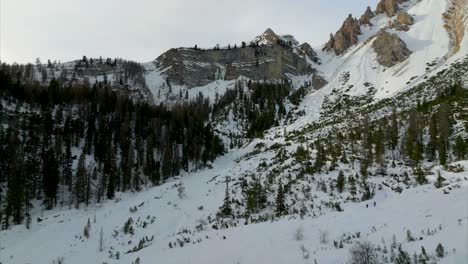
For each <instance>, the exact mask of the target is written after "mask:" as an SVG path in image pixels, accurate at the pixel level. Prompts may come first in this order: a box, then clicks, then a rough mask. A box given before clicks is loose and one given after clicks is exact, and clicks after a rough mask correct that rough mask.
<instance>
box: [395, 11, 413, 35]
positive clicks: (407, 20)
mask: <svg viewBox="0 0 468 264" xmlns="http://www.w3.org/2000/svg"><path fill="white" fill-rule="evenodd" d="M413 24H414V18H413V17H412V16H411V15H410V14H408V12H406V11H399V12H398V15H397V17H396V19H395V20H394V21H390V28H393V29H396V30H404V31H408V30H409V26H411V25H413Z"/></svg>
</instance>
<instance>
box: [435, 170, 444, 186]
mask: <svg viewBox="0 0 468 264" xmlns="http://www.w3.org/2000/svg"><path fill="white" fill-rule="evenodd" d="M444 181H445V179H444V177H442V175H441V174H440V171H437V179H436V182H435V183H434V186H435V187H436V188H437V189H439V188H442V187H443V186H444Z"/></svg>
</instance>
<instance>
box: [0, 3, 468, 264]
mask: <svg viewBox="0 0 468 264" xmlns="http://www.w3.org/2000/svg"><path fill="white" fill-rule="evenodd" d="M449 6H450V4H449V0H422V1H416V0H411V1H409V2H408V3H407V4H405V6H404V8H405V9H406V10H408V12H409V13H410V14H411V15H414V17H415V24H414V25H413V26H411V28H410V30H409V31H408V32H396V31H392V32H394V33H397V34H398V35H399V36H400V37H401V38H402V39H403V40H404V41H405V42H406V43H407V45H408V47H409V49H410V50H411V51H412V52H413V54H412V55H411V56H410V58H409V59H408V60H407V61H405V62H403V63H401V64H398V65H396V66H394V67H392V68H384V67H383V66H381V65H379V64H378V63H377V62H376V54H375V53H374V51H373V49H372V41H373V38H372V37H373V36H374V34H376V33H377V32H378V31H379V30H380V29H381V28H383V27H385V26H386V25H388V22H389V20H390V19H389V18H388V17H386V16H384V15H379V16H377V17H375V18H373V20H372V24H373V25H374V26H372V27H367V26H366V27H364V28H363V30H362V31H363V34H362V35H361V36H360V37H359V43H358V44H357V45H356V46H354V47H352V48H351V49H350V50H349V51H348V52H346V53H345V54H343V55H342V56H335V55H334V54H331V53H325V52H323V51H320V49H315V50H316V51H317V53H318V56H319V57H320V60H321V61H322V64H321V65H314V67H318V70H319V71H320V74H321V75H322V76H325V78H326V79H327V81H328V82H329V84H328V85H327V86H325V87H324V88H322V89H320V90H317V91H313V92H311V93H309V94H308V95H307V96H306V97H305V98H304V101H303V102H302V104H301V106H300V110H304V111H305V115H304V116H301V117H299V119H298V120H297V121H295V122H293V123H292V124H289V125H288V126H286V129H285V130H284V131H286V130H287V131H288V132H291V131H295V130H298V129H301V128H303V127H305V126H307V125H309V124H310V123H312V122H315V121H317V120H319V119H320V118H321V117H323V116H322V108H323V105H324V104H325V102H327V101H330V100H331V101H332V102H333V100H335V99H336V98H339V97H342V96H343V95H345V94H347V95H349V96H351V97H358V96H366V95H369V94H371V97H372V98H373V102H374V103H375V102H378V101H379V100H382V99H385V98H392V97H394V96H396V95H398V94H400V93H401V92H404V91H407V90H408V89H411V88H412V87H414V86H416V85H417V84H419V83H421V82H422V81H423V80H425V79H424V77H425V76H432V75H434V74H436V73H437V72H439V71H441V70H443V69H445V68H447V67H448V65H450V64H451V63H452V62H454V61H455V60H458V59H460V58H463V57H465V56H466V55H467V54H468V38H466V37H465V38H464V39H463V40H462V42H461V49H460V51H459V52H458V53H457V54H454V55H453V56H452V57H447V56H446V55H447V54H449V53H450V49H451V47H450V37H449V34H448V33H447V30H446V29H445V28H444V20H443V18H442V14H443V13H444V12H445V11H446V10H447V8H448V7H449ZM390 31H391V30H390ZM467 35H468V34H467ZM428 65H432V66H428ZM144 67H145V70H146V72H145V81H146V84H147V87H148V89H149V90H150V91H151V93H152V95H153V97H154V102H155V103H161V102H168V101H171V100H179V99H180V94H182V96H183V97H185V92H186V91H189V94H188V95H189V98H190V99H191V98H194V97H196V96H197V95H198V94H199V93H200V92H201V93H203V95H204V96H207V97H209V98H210V100H211V101H212V102H213V101H214V100H215V98H216V94H219V95H221V94H223V93H224V92H225V91H226V89H229V88H232V87H233V86H234V83H235V81H224V80H217V81H215V82H213V83H211V84H208V85H206V86H203V87H195V88H190V89H188V88H186V87H181V86H176V85H173V86H172V87H171V91H169V87H168V86H167V84H166V80H165V76H164V69H158V68H156V67H155V66H154V64H153V63H152V62H151V63H147V64H144ZM428 67H429V70H428V69H427V68H428ZM310 78H311V76H295V77H291V79H292V80H293V82H294V86H296V87H299V86H301V85H302V84H303V83H305V82H306V81H308V80H310ZM366 83H368V84H366ZM369 84H370V85H369ZM370 87H373V88H374V89H375V93H371V91H370ZM222 125H223V126H224V129H225V130H226V131H234V130H236V131H237V130H238V127H237V126H236V124H235V123H234V122H231V121H230V120H229V121H228V122H226V123H224V124H222ZM286 142H287V141H286V139H285V135H284V133H283V128H274V129H271V130H270V131H269V132H268V133H267V134H266V136H265V138H264V139H262V140H260V139H256V140H253V141H252V142H250V143H248V144H246V145H245V146H244V147H243V148H241V149H235V150H233V151H231V152H229V153H228V154H227V155H225V156H223V157H221V158H218V159H217V160H216V161H215V162H214V163H213V164H212V166H213V168H212V169H206V170H203V171H200V172H197V173H186V174H184V175H182V176H181V177H180V179H173V180H171V181H170V182H167V183H165V184H164V185H162V186H158V187H152V188H150V187H148V189H147V190H144V191H142V192H139V193H124V194H123V193H119V194H118V196H117V197H118V198H117V199H115V200H114V201H107V202H105V203H103V204H99V205H98V204H95V205H92V206H90V207H89V208H86V209H80V210H76V209H68V208H57V209H55V210H53V211H38V210H40V209H39V208H41V206H39V205H38V206H35V208H36V209H35V210H36V211H35V212H33V223H32V225H31V230H27V229H26V227H25V226H14V227H12V228H11V229H10V230H6V231H2V232H0V263H2V264H23V263H24V264H26V263H31V264H42V263H44V264H49V263H53V261H54V260H58V259H60V258H62V257H63V258H64V263H66V264H75V263H76V264H81V263H132V261H135V260H136V259H137V258H140V261H141V263H174V264H179V263H180V264H182V263H203V264H210V263H213V264H218V263H242V264H247V263H252V264H253V263H272V264H276V263H278V264H280V263H314V261H315V260H316V261H317V263H346V260H347V259H348V258H349V248H350V247H351V246H352V243H354V242H356V241H359V240H369V241H371V242H373V243H374V244H376V245H378V246H380V247H381V248H384V247H385V248H387V249H388V250H390V247H391V243H392V239H393V236H394V235H395V236H396V239H397V242H398V243H401V244H402V247H403V248H404V249H405V250H406V251H408V252H410V253H411V254H412V253H413V252H418V253H419V252H420V250H421V246H424V247H425V248H426V250H427V252H428V254H430V255H431V256H434V250H435V247H436V246H437V244H438V243H443V244H444V247H445V249H446V252H447V257H445V258H444V259H441V260H440V261H439V263H446V264H448V263H461V264H462V263H466V260H467V259H468V204H467V201H468V173H467V172H466V170H467V169H468V161H464V162H460V165H462V166H463V167H464V168H465V171H464V172H459V173H452V172H448V171H445V170H443V169H442V168H440V167H434V168H432V169H431V171H432V175H431V176H429V177H428V178H429V180H430V184H427V185H424V186H417V187H415V186H412V187H411V188H409V189H405V190H404V191H403V192H402V193H401V194H400V193H397V192H395V191H393V190H392V189H391V187H392V186H390V187H387V186H385V185H383V183H386V182H387V179H384V178H379V177H375V178H374V177H373V178H372V183H373V184H376V185H379V184H381V185H383V187H382V189H381V190H379V192H377V194H376V196H375V198H374V199H373V200H371V201H368V202H364V203H351V202H347V201H346V200H345V199H344V198H343V199H342V200H340V202H342V204H341V206H342V208H343V210H344V211H343V212H336V211H333V210H327V209H324V210H319V209H314V210H315V211H313V212H314V213H315V214H310V215H306V216H305V217H304V218H303V219H301V218H300V217H299V216H297V215H296V216H294V215H293V216H287V217H283V218H279V219H276V220H275V221H273V222H264V223H258V224H252V223H249V224H248V225H244V221H243V220H241V221H240V223H239V224H238V225H237V226H236V227H230V228H226V229H224V228H221V229H220V228H219V227H217V228H213V223H210V222H209V221H208V219H209V218H210V217H214V215H215V214H216V213H217V212H218V211H219V207H220V206H221V204H222V201H223V199H224V196H225V180H226V177H230V178H231V179H240V178H241V177H243V176H244V175H245V174H246V173H256V172H258V167H259V164H260V163H261V162H262V161H270V160H272V159H273V158H274V157H275V153H274V151H271V150H268V151H267V147H268V148H270V147H272V146H273V145H274V144H284V145H286V144H287V143H286ZM301 143H302V142H301ZM260 144H265V145H266V147H265V148H264V149H263V151H261V152H256V146H258V145H260ZM299 144H300V143H299V142H293V144H292V145H286V147H285V148H286V149H287V150H288V151H289V153H292V152H293V151H294V150H295V148H296V147H297V146H298V145H299ZM293 169H294V168H292V169H291V168H287V170H288V171H286V169H285V171H284V172H283V173H285V174H287V173H290V172H291V170H293ZM342 169H343V170H345V171H346V173H347V174H355V173H357V172H358V170H357V169H356V170H354V169H351V168H350V167H342ZM402 170H404V169H400V168H396V169H394V171H392V172H394V173H401V172H402ZM439 170H441V173H442V176H443V177H444V178H445V179H446V180H447V182H448V183H449V185H448V186H446V187H444V188H443V189H436V188H435V187H434V186H433V184H432V183H433V182H434V180H435V176H434V175H435V174H436V173H437V171H439ZM259 174H260V173H259ZM315 177H316V178H317V179H321V180H331V179H334V178H336V177H337V172H332V173H329V174H328V173H323V174H318V175H316V176H315ZM395 185H398V183H395ZM178 186H184V187H185V194H184V195H183V196H179V195H178V189H179V190H180V187H178ZM312 186H313V187H314V189H313V190H312V191H311V193H312V194H313V195H316V196H314V201H312V204H314V203H315V205H316V206H317V205H321V204H320V203H321V202H322V201H328V199H331V198H330V197H327V196H328V194H324V193H322V192H320V191H316V190H315V187H317V186H318V185H317V186H316V185H315V183H314V184H313V185H312ZM343 197H344V196H343ZM339 199H341V198H339ZM373 202H376V207H374V206H373ZM366 204H367V205H370V207H369V208H367V207H366ZM135 207H136V209H134V208H135ZM315 208H317V207H315ZM402 216H404V217H402ZM129 218H132V220H133V227H134V234H124V232H123V227H124V224H125V222H126V221H127V220H128V219H129ZM88 219H89V220H90V222H91V232H90V238H84V236H83V229H84V227H85V225H86V223H87V221H88ZM38 220H40V221H38ZM101 228H102V230H103V240H104V241H103V244H104V250H103V252H99V240H100V230H101ZM298 230H302V233H303V238H302V239H299V240H298V239H297V233H298ZM408 230H410V231H411V233H412V234H413V236H414V237H416V238H417V239H416V240H417V241H411V242H409V241H407V231H408ZM428 231H429V232H428ZM358 233H359V235H358ZM321 234H327V235H326V236H327V238H328V239H327V241H325V242H324V243H323V241H320V239H319V238H320V236H321ZM153 236H154V238H152V237H153ZM188 237H190V241H183V240H182V242H184V243H183V244H184V246H183V247H182V246H180V243H179V241H178V240H177V239H183V238H188ZM142 238H145V242H144V243H143V244H142V247H143V248H142V249H140V250H138V251H136V252H130V253H128V254H126V253H127V252H128V251H132V250H133V248H134V247H135V246H138V244H139V241H140V239H142ZM420 238H421V240H419V239H420ZM334 240H337V241H338V240H341V241H345V243H344V246H343V248H335V246H334V245H333V241H334ZM169 244H170V245H171V246H169ZM171 247H172V248H171ZM25 249H27V250H28V251H27V252H26V251H25ZM117 253H119V257H118V258H117ZM307 255H308V257H306V256H307ZM388 255H389V253H388V254H387V256H388Z"/></svg>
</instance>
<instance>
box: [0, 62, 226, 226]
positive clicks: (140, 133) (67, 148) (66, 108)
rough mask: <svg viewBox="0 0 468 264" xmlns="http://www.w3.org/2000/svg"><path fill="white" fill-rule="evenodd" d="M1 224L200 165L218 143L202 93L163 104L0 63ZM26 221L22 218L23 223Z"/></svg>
mask: <svg viewBox="0 0 468 264" xmlns="http://www.w3.org/2000/svg"><path fill="white" fill-rule="evenodd" d="M0 101H1V104H0V223H1V224H2V228H8V226H9V225H10V224H11V223H14V224H20V223H22V222H23V221H24V219H25V218H26V219H28V218H29V211H30V209H31V206H32V205H33V203H32V201H33V200H35V199H37V200H40V201H42V203H43V205H44V208H45V209H51V208H53V207H55V206H57V205H58V204H60V205H61V206H70V207H71V206H75V207H79V206H80V205H83V204H84V205H89V204H90V203H94V202H101V201H103V200H104V199H113V198H114V196H115V193H116V192H119V191H121V192H123V191H127V190H139V189H141V188H142V186H145V185H147V184H155V185H156V184H160V183H162V182H163V181H164V180H166V179H168V178H170V177H173V176H175V175H178V174H179V173H180V172H181V170H185V171H190V170H194V169H198V168H201V167H203V166H205V165H206V164H207V163H209V162H210V161H213V160H214V159H215V158H216V157H217V156H218V155H221V154H223V152H224V145H223V142H222V141H221V139H220V138H219V137H218V136H216V135H215V134H214V132H213V130H212V128H211V126H210V124H209V123H208V122H207V121H208V119H209V114H210V112H211V106H210V104H209V101H208V100H207V99H205V98H203V97H202V96H199V97H198V98H196V99H194V100H192V101H190V102H184V103H181V104H177V105H174V106H173V107H172V108H170V109H169V108H167V107H166V106H164V105H160V106H152V105H149V104H148V103H145V102H136V101H133V100H131V99H130V98H129V97H128V96H127V95H126V94H118V93H117V92H115V91H113V90H112V89H111V87H109V86H105V85H102V84H101V83H100V84H95V85H93V86H92V87H90V86H88V85H85V84H81V85H75V86H71V85H69V84H68V85H63V84H61V83H60V82H58V81H56V80H52V81H51V82H50V84H49V85H47V86H42V85H40V84H38V83H31V82H21V80H20V79H19V78H13V77H12V76H11V75H10V74H9V72H7V71H4V70H3V69H0ZM27 222H28V221H27Z"/></svg>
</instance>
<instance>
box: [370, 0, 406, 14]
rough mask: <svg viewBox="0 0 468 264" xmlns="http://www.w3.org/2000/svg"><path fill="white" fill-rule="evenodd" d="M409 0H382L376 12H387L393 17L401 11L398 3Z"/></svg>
mask: <svg viewBox="0 0 468 264" xmlns="http://www.w3.org/2000/svg"><path fill="white" fill-rule="evenodd" d="M406 1H407V0H380V2H379V4H378V5H377V9H376V12H377V13H378V14H383V13H385V14H387V16H389V17H392V16H394V15H396V14H397V13H398V11H399V7H398V4H401V3H403V2H406Z"/></svg>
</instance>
